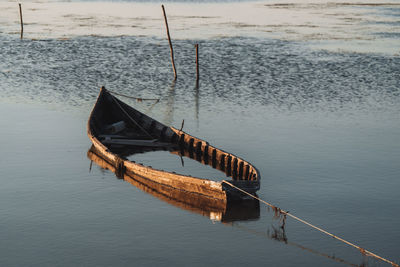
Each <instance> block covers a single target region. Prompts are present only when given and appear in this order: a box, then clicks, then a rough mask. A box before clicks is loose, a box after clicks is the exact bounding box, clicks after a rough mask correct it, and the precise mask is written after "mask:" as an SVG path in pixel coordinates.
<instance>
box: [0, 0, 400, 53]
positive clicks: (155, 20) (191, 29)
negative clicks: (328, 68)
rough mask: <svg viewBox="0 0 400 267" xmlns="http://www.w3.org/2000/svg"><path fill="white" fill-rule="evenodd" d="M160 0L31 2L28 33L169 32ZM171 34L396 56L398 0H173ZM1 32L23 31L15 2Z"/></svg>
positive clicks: (26, 11) (26, 8)
mask: <svg viewBox="0 0 400 267" xmlns="http://www.w3.org/2000/svg"><path fill="white" fill-rule="evenodd" d="M160 5H161V4H160V3H155V2H151V3H142V2H117V3H116V2H45V1H44V2H43V1H40V2H27V3H23V4H22V10H23V16H24V25H25V30H24V37H25V38H27V39H48V38H59V39H62V38H73V37H76V36H155V37H160V38H164V37H165V29H164V22H163V17H162V11H161V7H160ZM165 6H166V11H167V15H168V19H169V22H170V29H171V35H172V38H173V39H208V38H222V37H236V36H246V37H265V38H274V39H281V40H289V41H299V42H305V43H306V44H307V45H309V46H311V47H315V48H317V49H319V48H322V49H327V50H330V51H340V52H342V51H348V52H364V53H384V54H391V55H398V54H399V52H400V51H399V48H398V38H399V35H400V25H399V23H398V21H397V18H396V16H395V13H396V12H398V10H399V9H400V1H390V2H386V1H383V2H381V1H380V2H379V5H377V4H376V3H375V2H373V1H362V4H360V1H356V0H350V1H346V2H329V3H326V2H322V1H319V0H311V1H306V0H304V1H301V2H296V3H292V2H286V1H282V0H273V1H266V2H263V1H261V2H233V3H229V2H225V3H216V2H215V3H193V2H191V3H182V2H180V3H168V4H166V5H165ZM0 9H1V10H2V16H1V17H0V30H1V32H2V34H9V35H15V36H19V29H20V27H19V23H20V21H19V13H18V4H17V3H16V2H1V3H0Z"/></svg>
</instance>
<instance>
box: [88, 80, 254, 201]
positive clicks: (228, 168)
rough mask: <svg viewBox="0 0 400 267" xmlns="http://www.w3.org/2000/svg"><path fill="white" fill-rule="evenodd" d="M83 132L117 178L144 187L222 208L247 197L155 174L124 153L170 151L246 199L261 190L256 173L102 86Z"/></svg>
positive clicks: (186, 178)
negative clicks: (208, 169)
mask: <svg viewBox="0 0 400 267" xmlns="http://www.w3.org/2000/svg"><path fill="white" fill-rule="evenodd" d="M87 133H88V136H89V138H90V139H91V141H92V143H93V147H94V149H95V150H96V153H97V154H98V155H100V156H101V157H102V158H103V159H104V160H106V161H107V162H108V163H110V164H111V165H112V166H114V167H115V173H116V175H117V176H120V177H123V175H124V174H128V175H131V176H132V177H133V176H134V177H136V178H135V179H136V180H137V181H138V182H140V183H142V184H145V185H155V184H157V185H163V186H167V187H171V188H175V189H178V190H181V191H184V192H187V193H191V194H198V195H201V196H202V197H207V198H210V199H214V200H217V201H219V202H221V201H222V202H223V203H226V202H227V201H228V200H235V199H243V198H245V197H246V195H245V194H243V193H241V192H240V191H238V190H237V189H235V188H233V187H231V186H230V185H228V184H226V183H223V182H217V181H212V180H209V179H204V178H196V177H191V176H188V175H182V174H177V173H174V172H167V171H163V170H157V169H155V168H152V167H150V166H144V165H142V164H140V163H136V162H134V161H129V160H127V159H126V158H125V156H124V153H126V152H124V151H126V148H129V147H135V148H136V149H138V148H141V149H144V150H146V149H156V148H164V149H171V150H173V151H175V152H174V153H177V154H179V155H180V156H187V157H190V158H192V159H195V160H197V161H199V162H202V163H203V164H206V165H210V166H212V167H213V168H216V169H218V170H221V171H223V172H224V173H225V174H226V176H227V177H232V180H231V181H229V182H230V183H231V184H233V185H234V186H236V187H239V188H241V189H242V190H244V191H246V192H248V193H250V194H255V192H256V191H257V190H259V188H260V174H259V172H258V170H257V169H256V168H255V167H254V166H253V165H251V164H250V163H249V162H247V161H245V160H243V159H241V158H239V157H237V156H235V155H233V154H230V153H227V152H225V151H223V150H221V149H218V148H216V147H214V146H212V145H210V144H209V143H208V142H206V141H203V140H201V139H199V138H196V137H194V136H191V135H189V134H187V133H186V132H184V131H182V130H178V129H176V128H174V127H169V126H166V125H164V124H162V123H160V122H158V121H156V120H155V119H153V118H151V117H149V116H147V115H145V114H143V113H141V112H139V111H138V110H136V109H134V108H132V107H131V106H129V105H127V104H125V103H124V102H122V101H121V100H119V99H118V98H116V97H115V96H114V95H112V94H111V93H110V92H108V91H107V90H106V89H105V88H104V87H102V88H101V90H100V94H99V96H98V98H97V101H96V104H95V105H94V108H93V110H92V112H91V114H90V117H89V120H88V124H87ZM176 151H178V152H176ZM153 187H154V186H153Z"/></svg>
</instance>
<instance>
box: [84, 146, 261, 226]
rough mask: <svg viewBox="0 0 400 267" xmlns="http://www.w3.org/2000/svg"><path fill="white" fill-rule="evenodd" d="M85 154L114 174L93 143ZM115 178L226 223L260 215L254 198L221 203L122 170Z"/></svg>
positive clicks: (181, 207) (173, 203)
mask: <svg viewBox="0 0 400 267" xmlns="http://www.w3.org/2000/svg"><path fill="white" fill-rule="evenodd" d="M87 156H88V158H89V159H90V160H91V162H94V163H95V164H97V165H98V166H100V167H101V168H103V169H107V170H110V171H111V172H114V173H115V172H116V171H117V169H116V168H115V166H113V165H112V164H110V163H109V162H108V161H107V160H106V159H104V158H103V157H102V156H100V155H99V154H98V153H97V151H96V148H95V147H94V146H92V147H91V148H90V149H89V151H88V152H87ZM119 178H120V179H123V180H124V181H126V182H128V183H130V184H132V185H133V186H135V187H137V188H139V189H140V190H142V191H144V192H146V193H148V194H150V195H152V196H154V197H156V198H158V199H160V200H161V201H164V202H166V203H168V204H170V205H173V206H175V207H178V208H180V209H183V210H187V211H190V212H193V213H197V214H200V215H202V216H205V217H208V218H210V219H211V220H213V221H220V222H222V223H229V222H233V221H248V220H258V219H259V218H260V203H259V201H258V200H256V199H248V200H246V201H241V202H240V203H237V202H229V201H228V202H227V203H225V201H223V200H220V199H216V198H210V197H206V196H203V195H200V194H193V193H190V192H188V191H183V190H179V189H176V188H172V187H170V186H165V185H162V184H158V183H155V182H153V181H151V180H149V179H146V178H145V177H141V176H140V175H137V174H135V173H133V172H130V171H126V172H125V173H124V174H123V175H122V176H120V177H119Z"/></svg>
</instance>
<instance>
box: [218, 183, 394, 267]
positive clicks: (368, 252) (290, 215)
mask: <svg viewBox="0 0 400 267" xmlns="http://www.w3.org/2000/svg"><path fill="white" fill-rule="evenodd" d="M222 182H223V183H226V184H227V185H229V186H231V187H233V188H235V189H237V190H239V191H240V192H242V193H244V194H246V195H249V196H251V197H252V198H254V199H257V200H258V201H260V202H262V203H264V204H266V205H268V206H270V207H271V208H273V209H274V210H275V211H278V212H280V213H281V214H283V215H287V216H289V217H292V218H293V219H295V220H296V221H299V222H301V223H304V224H305V225H308V226H310V227H311V228H314V229H316V230H318V231H320V232H322V233H324V234H326V235H329V236H330V237H333V238H335V239H337V240H339V241H342V242H343V243H345V244H347V245H349V246H352V247H354V248H356V249H358V250H359V251H360V252H361V253H362V254H364V255H367V256H372V257H374V258H377V259H379V260H381V261H384V262H387V263H389V264H391V265H392V266H395V267H400V265H398V264H397V263H395V262H393V261H390V260H387V259H385V258H382V257H381V256H379V255H376V254H375V253H372V252H371V251H368V250H366V249H363V248H362V247H360V246H357V245H355V244H353V243H351V242H349V241H347V240H344V239H343V238H341V237H338V236H336V235H334V234H331V233H329V232H327V231H325V230H323V229H321V228H319V227H317V226H315V225H313V224H311V223H309V222H306V221H304V220H302V219H300V218H298V217H296V216H294V215H292V214H290V213H289V212H287V211H284V210H281V209H280V208H278V207H276V206H274V205H272V204H270V203H268V202H266V201H264V200H262V199H260V198H258V197H256V196H253V195H252V194H250V193H248V192H246V191H244V190H243V189H241V188H239V187H237V186H235V185H233V184H231V183H229V182H227V181H222Z"/></svg>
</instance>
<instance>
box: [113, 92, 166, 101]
mask: <svg viewBox="0 0 400 267" xmlns="http://www.w3.org/2000/svg"><path fill="white" fill-rule="evenodd" d="M107 91H108V92H110V93H113V94H114V95H119V96H123V97H127V98H131V99H136V100H137V101H139V102H141V101H157V102H159V101H160V99H159V98H141V97H133V96H129V95H124V94H120V93H117V92H114V91H110V90H108V89H107ZM157 102H156V103H157Z"/></svg>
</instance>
